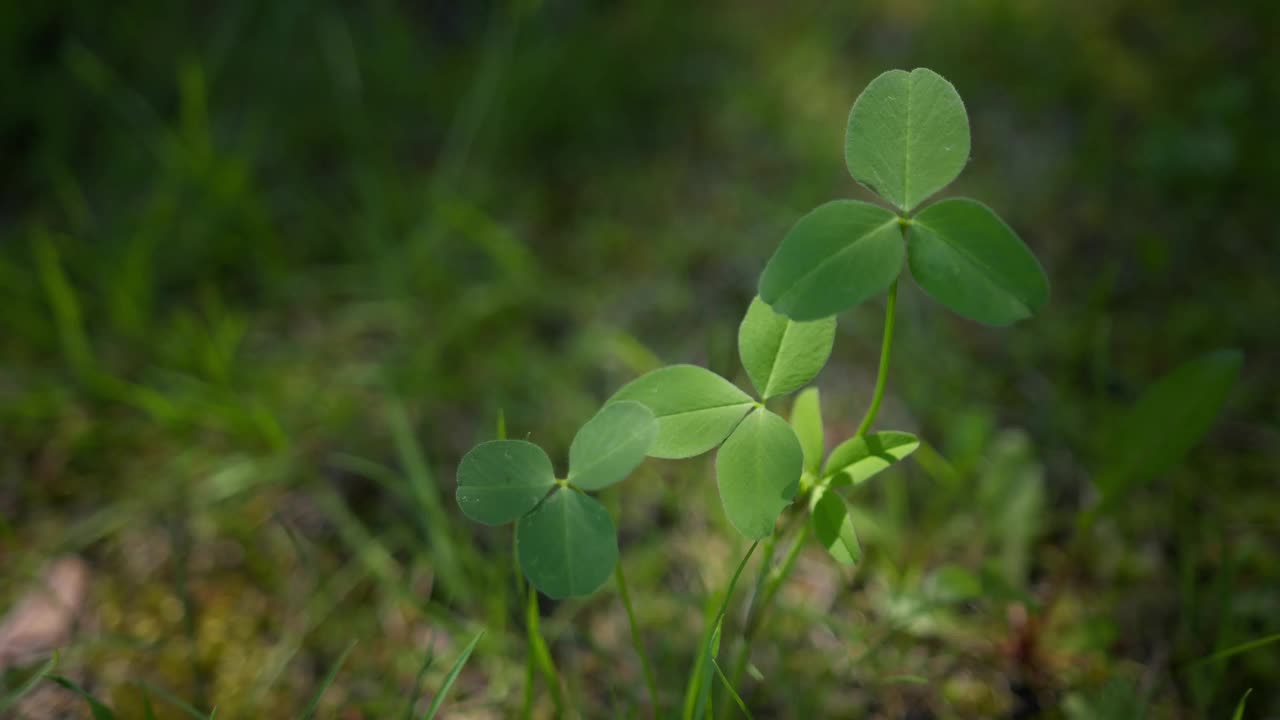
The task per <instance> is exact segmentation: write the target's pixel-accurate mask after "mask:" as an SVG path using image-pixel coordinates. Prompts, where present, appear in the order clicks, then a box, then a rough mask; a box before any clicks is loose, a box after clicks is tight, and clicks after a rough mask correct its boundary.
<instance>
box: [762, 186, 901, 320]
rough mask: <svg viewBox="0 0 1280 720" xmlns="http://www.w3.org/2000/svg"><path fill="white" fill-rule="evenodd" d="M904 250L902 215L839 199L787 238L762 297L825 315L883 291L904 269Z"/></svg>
mask: <svg viewBox="0 0 1280 720" xmlns="http://www.w3.org/2000/svg"><path fill="white" fill-rule="evenodd" d="M903 256H904V250H903V242H902V231H901V230H900V229H899V226H898V219H897V216H895V215H894V214H893V213H891V212H889V211H888V210H885V209H884V208H882V207H879V206H876V205H871V204H868V203H863V202H856V201H853V200H835V201H832V202H829V203H827V204H826V205H822V206H819V207H818V208H816V209H815V210H813V211H812V212H810V213H809V214H808V215H805V216H804V217H802V218H800V221H799V222H797V223H796V224H795V227H793V228H791V232H789V233H787V236H786V237H785V238H783V239H782V244H781V245H779V246H778V249H777V251H776V252H774V254H773V257H771V258H769V264H768V265H766V266H765V268H764V272H763V273H762V274H761V275H760V298H761V299H762V300H764V301H765V302H766V303H768V304H769V305H770V306H771V307H773V309H774V310H775V311H776V312H779V313H782V314H783V315H786V316H787V317H789V318H791V319H793V320H799V321H806V320H820V319H822V318H825V317H829V316H831V315H835V314H837V313H840V312H842V311H844V310H848V309H849V308H851V307H853V306H854V305H857V304H858V303H860V302H862V301H864V300H866V299H868V298H870V297H872V296H874V295H876V294H878V293H881V292H883V291H884V290H885V289H886V288H888V287H889V284H890V283H892V282H893V281H894V279H895V278H897V277H898V274H899V273H900V272H902V260H903Z"/></svg>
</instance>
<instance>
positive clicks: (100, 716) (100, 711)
mask: <svg viewBox="0 0 1280 720" xmlns="http://www.w3.org/2000/svg"><path fill="white" fill-rule="evenodd" d="M45 677H47V678H49V679H50V680H52V681H53V682H54V683H56V684H58V685H60V686H62V687H64V688H66V689H67V690H70V691H71V692H73V693H75V694H77V695H79V696H80V697H82V698H84V701H85V702H86V703H88V704H89V711H90V712H91V713H93V720H115V719H116V714H115V712H114V711H112V710H111V708H109V707H107V706H106V704H105V703H103V702H102V701H101V700H99V699H98V698H96V697H94V696H93V695H92V694H90V693H89V691H88V690H85V689H84V688H82V687H80V686H79V685H77V684H76V683H75V681H73V680H71V679H70V678H66V677H63V676H61V675H46V676H45Z"/></svg>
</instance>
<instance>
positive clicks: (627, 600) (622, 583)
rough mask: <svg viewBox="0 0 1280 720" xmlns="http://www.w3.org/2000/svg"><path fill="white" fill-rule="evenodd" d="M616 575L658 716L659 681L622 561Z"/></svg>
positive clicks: (616, 567) (653, 706)
mask: <svg viewBox="0 0 1280 720" xmlns="http://www.w3.org/2000/svg"><path fill="white" fill-rule="evenodd" d="M613 574H614V577H615V578H616V579H617V581H618V594H619V595H621V596H622V606H623V607H624V608H626V609H627V622H628V623H630V625H631V644H632V645H633V646H634V647H635V649H636V655H639V656H640V668H641V670H643V671H644V682H645V685H647V686H648V687H649V704H650V705H651V707H652V710H653V713H652V714H653V717H655V718H656V717H658V709H659V708H658V681H657V678H655V677H654V674H653V666H652V665H650V664H649V655H648V654H647V653H646V652H645V651H644V641H643V640H641V639H640V626H639V624H637V623H636V611H635V609H634V608H633V607H632V606H631V593H629V592H627V576H626V575H624V574H623V573H622V562H621V561H619V562H618V564H617V565H615V566H614V570H613Z"/></svg>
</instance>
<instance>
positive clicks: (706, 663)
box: [684, 540, 760, 720]
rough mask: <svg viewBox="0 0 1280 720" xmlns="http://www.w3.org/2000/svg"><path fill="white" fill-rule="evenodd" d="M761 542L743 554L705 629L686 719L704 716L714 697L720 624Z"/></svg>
mask: <svg viewBox="0 0 1280 720" xmlns="http://www.w3.org/2000/svg"><path fill="white" fill-rule="evenodd" d="M759 545H760V541H759V540H756V541H755V542H753V543H751V547H749V548H747V554H745V555H743V556H742V561H741V562H739V563H738V568H737V569H736V570H734V571H733V577H731V578H730V579H729V587H727V588H725V591H724V597H722V598H721V599H720V609H719V610H718V611H717V612H716V614H715V615H714V616H713V617H712V620H711V623H710V624H708V625H707V628H706V630H705V631H704V632H703V639H702V643H701V644H702V650H701V652H700V653H699V655H698V660H697V662H695V663H694V666H693V672H692V673H691V674H690V676H689V686H688V689H687V691H686V692H685V696H684V718H685V720H697V719H700V718H702V717H704V715H705V713H707V712H708V710H709V708H708V707H707V706H708V705H710V699H711V677H712V670H711V668H712V666H711V656H712V654H713V653H714V648H715V647H716V646H717V645H718V642H717V641H718V640H719V637H720V624H721V623H722V622H724V616H725V613H726V612H727V611H728V609H729V600H730V599H731V598H732V597H733V589H734V588H735V587H736V586H737V585H738V578H739V577H741V576H742V571H743V569H744V568H746V567H747V561H748V560H750V559H751V555H752V553H754V552H755V551H756V547H757V546H759Z"/></svg>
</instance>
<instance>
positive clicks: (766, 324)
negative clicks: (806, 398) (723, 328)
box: [738, 297, 836, 400]
mask: <svg viewBox="0 0 1280 720" xmlns="http://www.w3.org/2000/svg"><path fill="white" fill-rule="evenodd" d="M835 339H836V319H835V318H834V317H829V318H824V319H822V320H813V321H810V322H796V321H795V320H792V319H790V318H788V317H787V316H786V315H782V314H781V313H777V312H774V311H773V309H772V308H770V307H769V306H768V305H766V304H765V302H764V301H763V300H761V299H760V298H758V297H757V298H755V299H753V300H752V301H751V306H750V307H749V308H747V314H746V317H744V318H743V319H742V324H741V325H740V326H739V327H738V354H739V355H741V356H742V365H743V366H744V367H746V369H747V375H748V376H750V377H751V383H752V384H753V385H755V386H756V390H757V391H758V392H759V393H760V398H761V399H762V400H768V399H769V398H771V397H776V396H778V395H785V394H787V393H789V392H792V391H793V390H797V389H799V388H801V387H804V386H805V385H806V384H807V383H808V382H809V381H810V380H812V379H814V378H815V377H817V375H818V372H819V371H821V370H822V366H823V365H826V364H827V358H829V357H831V347H832V345H833V344H834V343H835Z"/></svg>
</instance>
